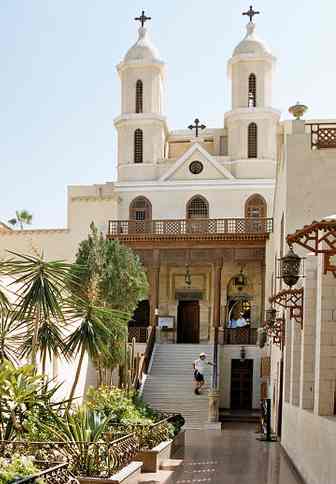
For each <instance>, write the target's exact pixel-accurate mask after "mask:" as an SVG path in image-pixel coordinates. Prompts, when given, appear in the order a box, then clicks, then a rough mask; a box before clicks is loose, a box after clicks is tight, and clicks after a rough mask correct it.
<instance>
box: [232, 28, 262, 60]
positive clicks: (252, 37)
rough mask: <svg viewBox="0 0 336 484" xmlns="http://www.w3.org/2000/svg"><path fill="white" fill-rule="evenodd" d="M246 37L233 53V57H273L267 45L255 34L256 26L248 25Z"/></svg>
mask: <svg viewBox="0 0 336 484" xmlns="http://www.w3.org/2000/svg"><path fill="white" fill-rule="evenodd" d="M246 30H247V32H246V35H245V37H244V38H243V40H242V41H241V42H240V43H239V44H238V45H237V47H236V48H235V50H234V51H233V55H234V56H235V55H241V54H252V55H257V56H260V55H265V54H266V55H271V51H270V49H269V48H268V47H267V45H266V44H265V43H264V42H263V41H262V40H261V39H259V38H258V36H257V35H256V34H255V24H254V23H253V22H249V23H248V24H247V25H246Z"/></svg>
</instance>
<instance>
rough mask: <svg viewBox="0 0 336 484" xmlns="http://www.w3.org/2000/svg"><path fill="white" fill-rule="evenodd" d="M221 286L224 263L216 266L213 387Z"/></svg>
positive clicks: (213, 313)
mask: <svg viewBox="0 0 336 484" xmlns="http://www.w3.org/2000/svg"><path fill="white" fill-rule="evenodd" d="M221 286H222V264H216V265H215V266H214V303H213V304H214V305H213V311H212V315H213V316H212V326H213V328H214V339H213V345H214V360H213V362H214V365H216V366H215V368H214V369H213V373H212V388H213V390H216V389H217V383H218V382H217V373H218V328H219V326H220V317H221Z"/></svg>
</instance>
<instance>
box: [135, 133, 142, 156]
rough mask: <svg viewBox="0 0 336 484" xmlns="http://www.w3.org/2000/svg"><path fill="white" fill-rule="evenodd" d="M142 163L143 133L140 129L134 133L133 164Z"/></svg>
mask: <svg viewBox="0 0 336 484" xmlns="http://www.w3.org/2000/svg"><path fill="white" fill-rule="evenodd" d="M142 162H143V132H142V129H136V130H135V131H134V163H142Z"/></svg>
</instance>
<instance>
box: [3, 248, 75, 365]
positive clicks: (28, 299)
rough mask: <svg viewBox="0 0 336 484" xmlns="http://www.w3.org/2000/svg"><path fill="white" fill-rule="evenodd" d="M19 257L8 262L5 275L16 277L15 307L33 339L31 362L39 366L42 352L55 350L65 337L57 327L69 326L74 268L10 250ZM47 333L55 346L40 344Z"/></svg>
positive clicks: (17, 314)
mask: <svg viewBox="0 0 336 484" xmlns="http://www.w3.org/2000/svg"><path fill="white" fill-rule="evenodd" d="M9 252H10V253H11V254H12V255H14V256H15V259H11V260H9V261H7V262H6V263H5V269H4V270H5V273H6V274H8V275H10V276H11V277H12V278H13V282H11V284H15V287H17V288H18V289H17V291H16V294H17V296H18V302H17V304H16V308H15V318H16V320H17V321H21V322H25V323H26V324H27V327H28V338H31V344H30V355H31V362H32V364H33V365H36V354H37V351H38V350H39V349H41V350H42V354H43V351H44V352H45V354H46V351H47V348H48V347H49V349H50V351H51V350H52V351H55V348H56V345H58V344H60V339H61V335H60V332H59V330H58V329H57V325H58V326H59V325H62V324H65V322H66V317H65V312H66V311H65V309H64V301H65V297H66V294H67V287H68V284H69V279H70V277H71V276H70V267H71V266H70V265H69V264H67V263H65V262H63V261H46V260H45V259H44V257H43V254H41V255H39V256H36V257H35V256H30V255H24V254H19V253H16V252H12V251H9ZM46 333H48V334H49V337H50V335H51V334H52V335H53V337H54V342H53V344H49V345H46V343H45V342H43V341H41V340H40V341H39V336H40V337H45V336H46Z"/></svg>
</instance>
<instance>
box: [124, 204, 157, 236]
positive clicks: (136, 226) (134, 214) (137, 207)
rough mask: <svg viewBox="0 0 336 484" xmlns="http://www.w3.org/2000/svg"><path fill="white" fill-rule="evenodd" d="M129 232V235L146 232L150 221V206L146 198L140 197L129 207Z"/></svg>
mask: <svg viewBox="0 0 336 484" xmlns="http://www.w3.org/2000/svg"><path fill="white" fill-rule="evenodd" d="M129 220H130V222H129V231H130V232H131V233H145V232H148V228H149V227H148V225H149V223H150V221H151V220H152V204H151V202H150V201H149V200H148V198H146V197H143V196H140V197H136V198H135V199H134V200H132V202H131V204H130V207H129Z"/></svg>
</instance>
